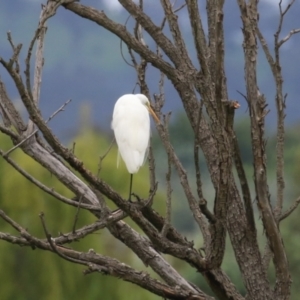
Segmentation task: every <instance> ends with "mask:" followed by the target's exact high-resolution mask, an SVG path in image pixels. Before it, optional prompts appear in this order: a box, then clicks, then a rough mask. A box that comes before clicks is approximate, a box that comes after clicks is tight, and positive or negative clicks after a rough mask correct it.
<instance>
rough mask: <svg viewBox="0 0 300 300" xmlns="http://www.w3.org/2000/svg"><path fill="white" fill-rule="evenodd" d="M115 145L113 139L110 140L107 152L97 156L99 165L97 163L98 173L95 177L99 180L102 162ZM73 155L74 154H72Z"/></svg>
mask: <svg viewBox="0 0 300 300" xmlns="http://www.w3.org/2000/svg"><path fill="white" fill-rule="evenodd" d="M114 143H115V138H113V139H112V141H111V142H110V144H109V146H108V148H107V150H106V151H105V152H104V154H103V155H101V156H99V163H98V172H97V177H98V178H99V176H100V171H101V169H102V162H103V160H104V159H105V157H106V156H107V154H108V153H109V151H110V150H111V148H112V146H113V144H114ZM73 154H74V153H73Z"/></svg>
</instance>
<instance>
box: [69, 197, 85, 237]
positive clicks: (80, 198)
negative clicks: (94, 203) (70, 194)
mask: <svg viewBox="0 0 300 300" xmlns="http://www.w3.org/2000/svg"><path fill="white" fill-rule="evenodd" d="M82 198H83V197H82V195H80V197H79V201H78V206H77V209H76V214H75V217H74V224H73V230H72V232H73V233H75V231H76V224H77V221H78V216H79V211H80V204H81V203H82Z"/></svg>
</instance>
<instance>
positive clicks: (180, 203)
mask: <svg viewBox="0 0 300 300" xmlns="http://www.w3.org/2000/svg"><path fill="white" fill-rule="evenodd" d="M236 130H237V132H238V137H239V141H240V146H241V150H242V155H243V161H244V162H245V165H246V170H247V174H248V178H249V180H250V181H251V180H252V174H253V170H252V158H251V145H250V140H249V135H250V131H249V124H248V123H247V122H245V121H241V120H240V121H238V122H237V125H236ZM298 132H299V127H297V126H295V127H293V128H288V130H287V139H286V159H285V166H286V176H287V177H286V193H285V197H286V207H289V206H290V205H291V204H292V201H293V200H294V199H295V198H296V196H297V195H298V194H299V190H300V188H299V184H297V178H298V176H299V173H300V167H299V158H300V155H299V145H300V143H299V136H298ZM170 136H171V139H172V142H173V145H174V148H175V150H176V152H177V153H178V155H179V157H180V159H181V160H182V162H183V164H184V166H185V167H186V168H187V170H188V175H189V177H190V180H191V182H192V183H193V182H194V179H193V160H192V158H193V143H192V140H193V134H192V132H191V131H190V129H189V126H188V123H187V121H186V119H185V118H184V116H181V115H179V116H177V117H176V118H175V120H174V121H173V122H172V123H171V126H170ZM111 138H112V137H111V136H108V135H106V134H104V133H101V132H99V130H95V129H93V128H92V126H89V124H88V122H85V124H82V126H81V131H80V132H78V133H77V135H76V136H75V137H73V138H72V139H71V140H70V147H72V143H73V142H75V143H76V144H75V153H76V155H77V156H78V157H80V158H81V159H82V160H83V161H84V162H85V164H86V166H87V167H88V168H90V169H91V170H92V171H93V172H94V173H97V169H98V161H99V156H100V155H102V154H104V153H105V151H106V150H107V148H108V147H109V144H110V142H111ZM0 144H1V148H5V149H9V148H10V147H11V142H10V141H9V139H7V138H6V137H5V136H3V134H0ZM152 145H153V148H154V155H155V158H156V167H157V180H158V181H159V193H158V195H157V197H156V198H155V203H154V206H155V209H157V210H159V211H160V212H161V213H162V214H163V213H164V210H165V202H164V199H165V198H164V194H165V190H164V186H165V173H166V167H167V166H166V157H165V154H164V151H163V149H162V146H161V143H160V141H159V139H158V138H157V137H156V135H155V133H154V135H153V138H152ZM275 147H276V144H275V139H274V136H272V134H270V135H269V140H268V143H267V150H268V155H269V156H268V164H269V174H268V175H269V186H270V192H271V195H272V200H273V201H274V199H275V197H276V177H275V176H276V175H275V174H276V172H275V166H276V164H275ZM116 156H117V149H116V146H114V147H113V149H112V150H111V151H110V152H109V154H108V155H107V157H106V158H105V159H104V161H103V164H102V169H101V172H100V176H101V177H102V178H103V179H105V180H106V181H107V182H108V183H109V184H110V185H111V186H112V187H113V188H114V189H116V190H117V191H119V192H120V193H121V194H122V195H123V196H124V197H126V196H127V193H128V185H129V176H128V173H127V171H126V169H125V167H124V165H123V164H122V165H121V166H120V167H119V169H117V168H116ZM12 157H13V158H14V159H15V160H16V161H17V162H18V163H19V164H20V165H21V166H22V167H24V169H25V170H27V171H28V172H29V173H30V174H31V175H33V176H35V177H37V178H38V179H39V180H40V181H42V182H43V183H45V184H47V185H48V186H50V187H53V188H54V189H55V190H56V191H58V192H59V193H61V194H63V195H65V196H68V197H72V196H73V195H72V194H71V193H70V192H69V191H67V190H66V188H65V187H64V186H63V185H62V184H60V183H59V182H58V181H57V180H56V178H55V177H54V176H52V175H51V174H50V173H49V172H48V171H47V170H45V169H43V168H42V167H40V166H39V165H38V164H37V163H36V162H35V161H33V160H32V159H30V158H28V157H26V156H24V155H23V154H22V152H21V151H20V150H16V151H15V152H14V153H13V154H12ZM202 161H203V164H202V169H203V170H204V172H203V175H202V178H203V180H204V184H203V186H204V187H205V191H204V192H205V196H206V198H207V199H208V201H209V202H210V204H211V205H212V202H213V199H214V192H213V190H212V188H211V184H210V182H209V177H208V175H207V173H206V171H205V163H204V159H203V158H202ZM251 186H252V187H253V184H252V183H251ZM172 187H173V190H174V192H173V198H172V201H173V204H172V205H173V215H172V222H173V224H174V225H175V227H177V228H178V230H180V231H181V232H182V233H184V234H185V235H186V236H187V237H188V238H189V239H194V240H195V245H196V247H201V237H200V235H199V232H198V230H197V228H196V226H195V224H194V223H193V221H192V217H191V213H190V212H189V210H188V207H187V205H186V202H185V199H184V197H183V193H182V192H181V190H180V183H179V181H178V178H177V177H176V175H175V172H173V175H172ZM148 189H149V178H148V169H147V167H146V166H145V167H143V168H142V170H141V171H140V172H139V173H138V175H137V176H135V178H134V191H135V192H136V193H138V194H139V195H140V196H141V197H146V196H147V193H148ZM0 209H2V210H4V211H5V212H6V213H7V214H8V215H9V216H10V217H11V218H13V219H15V220H17V221H18V222H19V223H20V224H21V225H22V226H23V227H25V228H27V229H28V231H29V232H30V233H31V234H33V235H36V236H38V237H40V238H44V233H43V230H42V226H41V222H40V219H39V216H38V215H39V213H40V212H41V211H43V212H44V213H45V219H46V223H47V226H48V229H49V231H50V232H51V233H52V235H53V236H57V235H59V233H60V232H70V231H71V230H72V226H73V222H74V217H75V214H76V209H75V208H73V207H68V206H67V205H64V204H62V203H60V202H58V201H57V200H55V199H54V198H53V197H51V196H49V195H47V194H45V193H43V192H41V191H40V190H39V189H38V188H37V187H35V186H34V185H33V184H31V183H30V182H29V181H27V180H26V179H24V178H23V177H22V176H21V175H19V174H18V173H17V172H16V171H15V170H14V169H13V168H12V167H11V166H10V165H8V164H7V163H6V162H5V161H4V160H3V159H0ZM299 216H300V212H299V210H297V211H295V212H294V213H293V215H292V216H291V217H290V218H288V219H287V220H284V221H283V222H282V224H281V232H282V234H283V236H284V243H285V246H286V250H287V254H288V257H289V262H290V271H291V273H292V276H293V280H294V281H293V286H292V300H296V299H299V295H300V276H299V274H300V273H299V271H300V265H299V263H300V255H299V252H298V251H299V249H300V239H299V238H298V232H299V222H298V219H299ZM256 220H257V223H258V224H261V220H260V218H259V214H258V213H257V212H256ZM94 221H95V218H94V217H93V216H92V215H91V214H89V213H87V212H85V211H83V210H81V211H80V213H79V221H78V224H77V228H79V227H81V226H83V225H87V224H90V223H92V222H94ZM126 221H128V220H126ZM259 226H260V225H259ZM0 231H2V232H9V233H12V234H17V233H16V232H15V231H14V230H13V229H12V228H11V227H10V226H9V225H8V224H7V223H5V222H4V221H3V220H0ZM258 231H259V235H260V236H261V238H260V242H261V247H262V249H263V247H264V242H265V238H264V235H263V232H262V230H261V227H259V230H258ZM71 246H72V247H73V248H75V249H78V250H82V251H88V250H89V249H91V248H92V249H94V250H95V251H96V252H99V253H104V254H106V255H110V256H113V257H116V258H118V259H119V260H121V261H123V262H125V263H128V264H130V265H132V266H134V267H136V268H138V269H140V270H147V271H148V272H150V270H149V269H147V268H146V267H145V266H144V265H143V264H141V263H140V262H139V260H138V259H137V257H135V255H134V254H132V253H130V251H128V250H127V249H126V247H125V246H124V245H122V244H121V243H119V242H118V241H116V240H115V239H113V238H112V237H110V235H109V233H108V232H107V231H106V230H101V231H99V232H97V233H95V234H92V235H90V236H89V237H88V238H86V239H85V240H84V241H80V242H76V243H73V244H72V245H71ZM166 258H167V259H169V260H170V259H171V258H169V257H166ZM0 264H1V268H0V278H1V280H0V291H1V299H4V300H10V299H14V300H27V299H43V300H53V299H56V300H65V299H73V300H77V299H78V300H79V299H89V300H93V299H116V300H117V299H131V300H135V299H146V300H147V299H149V300H150V299H159V297H157V296H154V295H151V294H150V293H148V292H147V291H143V290H142V289H140V288H139V287H137V286H134V285H131V284H130V283H126V282H124V281H121V280H118V279H115V278H111V277H108V276H105V275H101V274H96V273H94V274H90V275H86V276H84V275H83V274H82V271H83V270H84V269H85V268H84V267H83V266H81V265H75V264H72V263H70V262H67V261H64V260H62V259H61V258H59V257H58V256H55V255H54V254H52V253H49V252H45V251H41V250H37V249H36V250H33V249H31V248H26V247H19V246H17V245H12V244H9V243H6V242H4V241H0ZM172 264H173V265H174V266H175V268H176V269H178V271H179V272H180V273H181V274H183V275H184V276H185V277H186V278H188V279H189V280H190V281H193V282H195V283H196V284H198V285H199V286H200V287H201V288H203V289H204V290H205V291H206V292H208V293H210V292H209V289H207V286H206V284H205V282H204V279H203V277H202V276H201V274H199V273H196V272H195V270H193V269H191V268H190V267H189V266H188V265H187V264H185V263H183V262H181V261H178V260H174V259H172ZM222 267H223V268H224V270H225V271H226V272H227V274H229V276H230V277H231V279H232V280H233V282H234V283H235V284H236V285H237V286H238V288H239V289H240V291H242V292H243V284H242V282H241V275H240V273H239V270H238V267H237V265H236V262H235V259H234V254H233V251H232V248H231V246H230V242H229V241H228V242H227V251H226V256H225V259H224V262H223V266H222ZM270 281H271V282H272V281H274V278H272V276H270Z"/></svg>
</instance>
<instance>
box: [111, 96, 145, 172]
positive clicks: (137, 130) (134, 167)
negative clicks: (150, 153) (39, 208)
mask: <svg viewBox="0 0 300 300" xmlns="http://www.w3.org/2000/svg"><path fill="white" fill-rule="evenodd" d="M148 105H149V100H148V99H147V97H146V96H144V95H142V94H136V95H133V94H127V95H124V96H122V97H120V98H119V99H118V100H117V102H116V104H115V107H114V112H113V119H112V124H111V125H112V129H113V130H114V133H115V138H116V141H117V145H118V148H119V153H120V154H121V157H122V159H123V160H124V162H125V164H126V167H127V170H128V172H129V173H131V174H134V173H136V172H137V171H138V170H139V168H140V167H141V166H142V165H143V163H144V160H145V156H146V153H147V149H148V145H149V138H150V117H149V112H148V108H147V106H148Z"/></svg>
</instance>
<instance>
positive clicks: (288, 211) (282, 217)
mask: <svg viewBox="0 0 300 300" xmlns="http://www.w3.org/2000/svg"><path fill="white" fill-rule="evenodd" d="M299 204H300V197H298V198H297V199H296V200H295V202H294V204H293V205H291V207H290V208H288V209H287V210H286V211H285V212H283V213H282V214H281V215H280V217H279V222H280V221H282V220H284V219H285V218H287V217H288V216H289V215H290V214H291V213H292V212H293V211H294V210H295V209H296V208H297V207H298V205H299Z"/></svg>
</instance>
